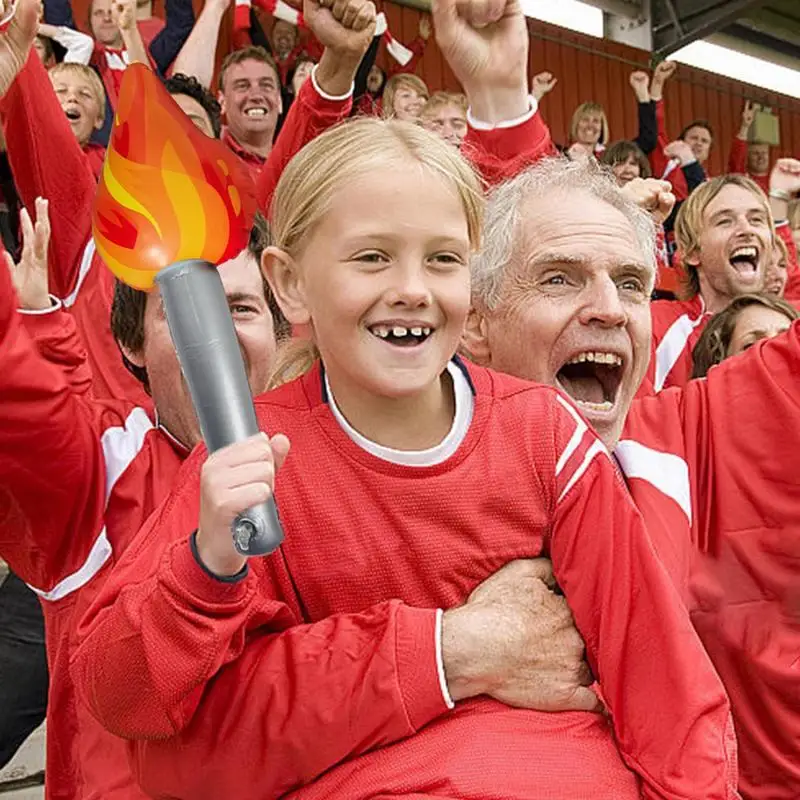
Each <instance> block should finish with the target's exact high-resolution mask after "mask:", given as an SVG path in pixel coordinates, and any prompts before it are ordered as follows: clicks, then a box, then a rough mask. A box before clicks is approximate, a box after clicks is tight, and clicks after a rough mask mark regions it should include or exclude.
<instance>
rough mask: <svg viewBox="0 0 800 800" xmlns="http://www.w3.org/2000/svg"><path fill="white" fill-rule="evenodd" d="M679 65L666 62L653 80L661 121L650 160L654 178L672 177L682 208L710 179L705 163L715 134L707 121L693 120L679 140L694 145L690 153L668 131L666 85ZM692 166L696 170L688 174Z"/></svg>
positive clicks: (659, 120) (652, 94)
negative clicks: (679, 145)
mask: <svg viewBox="0 0 800 800" xmlns="http://www.w3.org/2000/svg"><path fill="white" fill-rule="evenodd" d="M677 67H678V65H677V64H676V63H675V62H674V61H662V62H661V63H660V64H659V65H658V66H657V67H656V68H655V70H654V72H653V79H652V81H651V82H650V96H651V98H652V99H653V100H654V101H655V106H656V119H657V122H658V144H657V146H656V148H655V149H654V150H653V152H652V153H651V154H650V163H651V164H652V167H653V177H655V178H660V179H662V180H668V181H669V182H670V183H671V184H672V190H673V192H674V194H675V197H676V198H677V201H678V203H677V207H678V208H679V207H680V204H681V203H682V202H683V201H684V200H685V199H686V198H687V197H688V196H689V194H690V193H691V192H692V191H693V189H695V188H696V186H699V185H700V183H702V182H703V181H704V180H705V178H706V174H705V171H704V166H705V163H706V162H707V161H708V156H709V154H710V152H711V145H712V143H713V141H714V135H713V132H712V130H711V126H710V125H709V123H708V122H706V121H705V120H702V119H698V120H694V121H693V122H690V123H689V124H688V125H687V126H686V127H685V128H684V129H683V130H682V131H681V133H680V136H678V139H677V141H680V142H685V143H686V144H687V145H688V146H689V147H690V148H691V156H689V155H688V153H687V152H685V151H683V150H678V149H677V146H676V143H675V142H673V141H672V140H671V139H670V137H669V135H668V134H667V127H666V116H665V112H664V100H663V97H664V84H665V83H666V81H667V80H669V78H670V77H671V76H672V75H673V74H674V73H675V70H676V69H677ZM688 167H692V168H693V169H692V171H691V172H689V173H688V174H687V173H686V169H687V168H688ZM701 173H702V174H701Z"/></svg>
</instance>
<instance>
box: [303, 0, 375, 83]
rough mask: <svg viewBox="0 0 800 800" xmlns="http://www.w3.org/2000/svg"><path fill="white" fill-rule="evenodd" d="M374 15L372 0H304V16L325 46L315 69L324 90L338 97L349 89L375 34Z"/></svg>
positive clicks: (318, 81) (312, 31) (317, 78)
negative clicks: (319, 0)
mask: <svg viewBox="0 0 800 800" xmlns="http://www.w3.org/2000/svg"><path fill="white" fill-rule="evenodd" d="M376 16H377V14H376V11H375V4H374V3H373V2H371V0H321V2H317V0H305V2H304V3H303V17H304V19H305V21H306V24H307V25H308V28H309V30H310V31H311V33H313V34H314V36H316V37H317V39H318V40H319V41H320V43H321V44H322V46H323V47H324V48H325V50H324V51H323V53H322V58H321V59H320V62H319V67H318V68H317V72H316V80H317V83H318V84H319V87H320V89H322V91H323V92H325V93H326V94H330V95H333V96H335V97H339V96H341V95H344V94H347V93H348V92H349V91H350V89H351V87H352V85H353V80H354V79H355V75H356V71H357V70H358V65H359V64H360V63H361V59H362V58H363V57H364V53H366V52H367V48H368V47H369V46H370V43H371V42H372V37H373V36H374V35H375V18H376Z"/></svg>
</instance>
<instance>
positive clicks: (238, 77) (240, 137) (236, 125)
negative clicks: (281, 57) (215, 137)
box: [217, 46, 283, 180]
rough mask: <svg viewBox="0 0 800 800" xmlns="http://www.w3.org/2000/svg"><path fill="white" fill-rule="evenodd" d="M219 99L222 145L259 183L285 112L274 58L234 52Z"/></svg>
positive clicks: (258, 50) (251, 50)
mask: <svg viewBox="0 0 800 800" xmlns="http://www.w3.org/2000/svg"><path fill="white" fill-rule="evenodd" d="M217 97H218V99H219V103H220V106H221V107H222V113H223V115H224V116H225V123H226V124H225V128H224V129H223V131H222V141H223V142H225V144H226V145H228V147H229V148H230V149H231V150H233V152H234V153H236V155H237V156H239V158H241V159H242V161H244V163H245V164H247V166H248V167H249V168H250V171H251V173H252V175H253V180H257V178H258V175H259V173H260V172H261V168H262V167H263V166H264V163H265V162H266V160H267V156H268V155H269V153H270V151H271V150H272V142H273V139H274V138H275V128H276V126H277V124H278V117H279V116H280V115H281V112H282V111H283V103H282V100H281V79H280V75H279V73H278V67H277V65H276V64H275V61H274V60H273V58H272V56H270V55H269V53H267V51H266V50H264V48H263V47H253V46H251V47H245V48H243V49H242V50H234V51H233V52H232V53H230V54H229V55H228V56H226V58H225V60H224V61H223V62H222V67H221V69H220V73H219V93H218V95H217Z"/></svg>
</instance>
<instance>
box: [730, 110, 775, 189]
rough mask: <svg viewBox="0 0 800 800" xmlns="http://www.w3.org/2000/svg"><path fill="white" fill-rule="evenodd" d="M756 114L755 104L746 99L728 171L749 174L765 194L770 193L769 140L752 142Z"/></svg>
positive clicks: (732, 147) (732, 145) (732, 146)
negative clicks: (751, 131)
mask: <svg viewBox="0 0 800 800" xmlns="http://www.w3.org/2000/svg"><path fill="white" fill-rule="evenodd" d="M755 116H756V110H755V106H754V105H753V103H752V102H751V101H750V100H746V101H745V104H744V108H743V109H742V124H741V125H740V127H739V132H738V133H737V134H736V136H735V137H734V140H733V143H732V144H731V153H730V156H729V157H728V172H738V173H739V174H740V175H748V176H749V177H751V178H752V179H753V180H754V181H755V182H756V183H757V184H758V186H759V187H760V189H761V191H762V192H764V194H768V193H769V144H767V142H750V143H749V144H748V139H749V136H750V128H751V127H752V125H753V120H754V119H755Z"/></svg>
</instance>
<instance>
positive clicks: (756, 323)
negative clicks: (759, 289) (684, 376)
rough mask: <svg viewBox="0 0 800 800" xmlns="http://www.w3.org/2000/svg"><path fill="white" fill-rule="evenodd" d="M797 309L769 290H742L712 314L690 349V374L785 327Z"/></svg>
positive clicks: (695, 375) (695, 374)
mask: <svg viewBox="0 0 800 800" xmlns="http://www.w3.org/2000/svg"><path fill="white" fill-rule="evenodd" d="M796 319H800V312H798V311H797V310H796V309H795V308H794V307H793V306H791V305H790V304H789V303H787V302H786V301H785V300H782V299H781V298H780V297H776V296H775V295H771V294H743V295H739V297H737V298H736V299H735V300H732V301H731V303H730V305H728V307H727V308H725V309H724V310H723V311H720V312H719V314H715V315H714V316H713V317H712V318H711V320H710V321H709V323H708V325H706V327H705V330H704V331H703V333H702V335H701V336H700V339H699V340H698V342H697V344H696V345H695V346H694V350H692V359H693V361H694V371H693V372H692V377H693V378H705V376H706V375H707V374H708V371H709V370H710V369H711V367H713V366H715V365H716V364H721V363H722V362H723V361H724V360H725V359H726V358H730V357H731V356H736V355H739V353H743V352H744V351H745V350H747V349H749V348H750V347H752V346H753V345H754V344H756V343H757V342H760V341H761V340H762V339H772V338H773V337H774V336H778V335H779V334H781V333H783V332H784V331H787V330H789V328H790V326H791V324H792V322H794V320H796Z"/></svg>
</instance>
